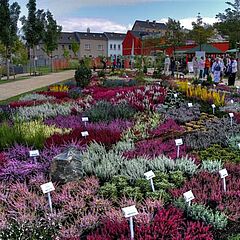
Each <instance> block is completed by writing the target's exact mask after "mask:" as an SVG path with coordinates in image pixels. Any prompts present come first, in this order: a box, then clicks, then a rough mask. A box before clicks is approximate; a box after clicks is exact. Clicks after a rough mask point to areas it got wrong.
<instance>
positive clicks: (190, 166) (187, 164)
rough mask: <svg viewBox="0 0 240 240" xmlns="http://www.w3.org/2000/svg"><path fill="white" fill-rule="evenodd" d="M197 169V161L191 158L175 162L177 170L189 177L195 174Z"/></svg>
mask: <svg viewBox="0 0 240 240" xmlns="http://www.w3.org/2000/svg"><path fill="white" fill-rule="evenodd" d="M197 169H198V165H196V164H195V161H194V160H193V159H191V158H188V157H182V158H180V159H176V161H175V170H180V171H182V172H184V173H186V174H188V175H193V174H195V173H196V171H197Z"/></svg>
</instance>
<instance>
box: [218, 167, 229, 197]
mask: <svg viewBox="0 0 240 240" xmlns="http://www.w3.org/2000/svg"><path fill="white" fill-rule="evenodd" d="M219 174H220V177H221V178H222V180H223V190H224V192H226V191H227V186H226V177H227V176H228V172H227V169H226V168H224V169H222V170H220V171H219Z"/></svg>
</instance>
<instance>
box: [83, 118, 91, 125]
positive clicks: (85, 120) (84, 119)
mask: <svg viewBox="0 0 240 240" xmlns="http://www.w3.org/2000/svg"><path fill="white" fill-rule="evenodd" d="M88 121H89V119H88V117H82V122H84V125H85V127H86V126H87V122H88Z"/></svg>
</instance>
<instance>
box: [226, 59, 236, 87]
mask: <svg viewBox="0 0 240 240" xmlns="http://www.w3.org/2000/svg"><path fill="white" fill-rule="evenodd" d="M227 71H228V73H229V77H228V86H234V85H235V80H236V74H237V60H236V59H235V58H234V57H231V62H230V63H229V64H228V70H227Z"/></svg>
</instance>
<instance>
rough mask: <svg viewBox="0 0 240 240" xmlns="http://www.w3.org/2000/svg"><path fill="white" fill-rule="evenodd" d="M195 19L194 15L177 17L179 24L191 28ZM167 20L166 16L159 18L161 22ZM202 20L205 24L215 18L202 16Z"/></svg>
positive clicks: (215, 20) (210, 22)
mask: <svg viewBox="0 0 240 240" xmlns="http://www.w3.org/2000/svg"><path fill="white" fill-rule="evenodd" d="M196 19H197V18H196V17H191V18H182V19H179V21H180V23H181V25H182V26H184V28H187V29H192V22H195V21H196ZM167 21H168V19H167V18H162V19H160V20H159V22H163V23H166V22H167ZM203 22H204V23H207V24H213V23H215V22H217V19H216V18H214V17H203Z"/></svg>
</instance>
